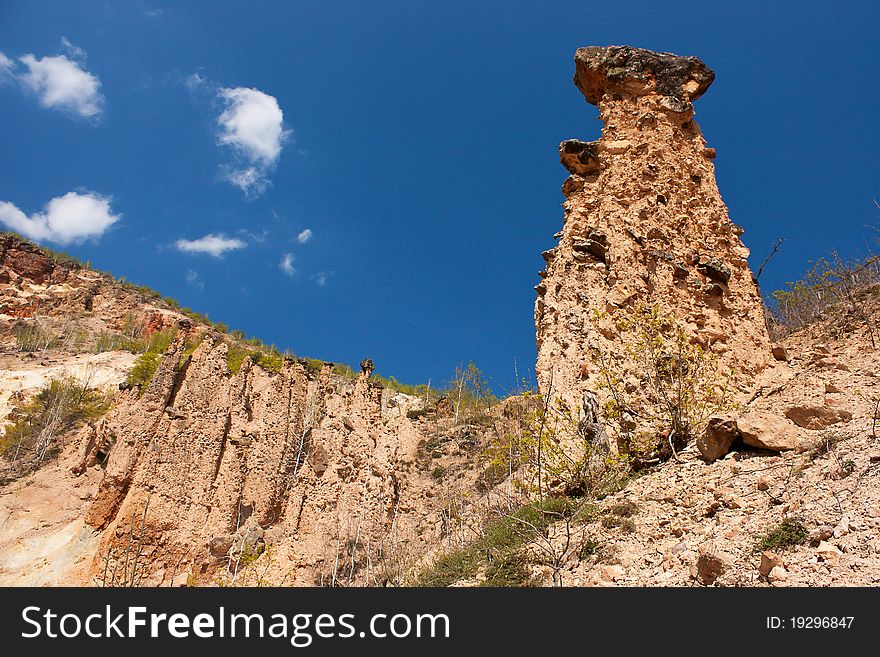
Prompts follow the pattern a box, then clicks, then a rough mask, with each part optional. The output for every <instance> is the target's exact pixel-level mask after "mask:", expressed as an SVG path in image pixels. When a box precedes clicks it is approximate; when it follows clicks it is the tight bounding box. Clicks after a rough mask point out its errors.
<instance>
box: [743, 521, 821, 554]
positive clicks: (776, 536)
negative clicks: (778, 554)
mask: <svg viewBox="0 0 880 657" xmlns="http://www.w3.org/2000/svg"><path fill="white" fill-rule="evenodd" d="M807 536H808V532H807V530H806V528H805V527H804V526H803V525H802V524H801V523H800V522H798V521H797V520H794V519H793V518H786V519H785V520H783V521H782V522H781V523H779V525H777V526H776V527H774V528H772V529H770V530H768V531H767V533H766V534H764V536H762V537H761V538H760V540H759V541H758V544H757V546H756V547H755V550H756V551H758V552H760V551H762V550H784V549H785V548H790V547H794V546H795V545H801V544H802V543H804V542H806V540H807Z"/></svg>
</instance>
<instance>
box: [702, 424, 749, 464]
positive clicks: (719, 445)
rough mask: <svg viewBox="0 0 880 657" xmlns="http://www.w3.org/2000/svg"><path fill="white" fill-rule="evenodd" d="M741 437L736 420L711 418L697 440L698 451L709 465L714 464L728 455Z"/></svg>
mask: <svg viewBox="0 0 880 657" xmlns="http://www.w3.org/2000/svg"><path fill="white" fill-rule="evenodd" d="M739 437H740V432H739V429H738V428H737V426H736V420H734V419H732V418H723V417H713V418H709V422H708V423H707V424H706V428H705V430H704V431H703V433H702V434H701V435H700V437H699V438H697V449H698V450H700V454H701V455H702V457H703V458H704V459H705V460H706V462H707V463H712V461H715V460H717V459H720V458H721V457H722V456H724V455H725V454H727V453H728V452H729V451H730V447H731V445H733V443H734V441H736V439H737V438H739Z"/></svg>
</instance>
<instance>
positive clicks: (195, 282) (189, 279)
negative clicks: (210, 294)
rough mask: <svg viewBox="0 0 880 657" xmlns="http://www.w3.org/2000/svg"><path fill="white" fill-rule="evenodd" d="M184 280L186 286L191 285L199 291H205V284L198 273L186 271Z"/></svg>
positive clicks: (191, 270)
mask: <svg viewBox="0 0 880 657" xmlns="http://www.w3.org/2000/svg"><path fill="white" fill-rule="evenodd" d="M184 279H185V280H186V283H187V285H191V286H192V287H195V288H198V289H200V290H204V289H205V282H204V281H203V280H202V279H201V277H200V276H199V272H197V271H195V270H193V269H187V270H186V274H185V275H184Z"/></svg>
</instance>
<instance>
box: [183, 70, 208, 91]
mask: <svg viewBox="0 0 880 657" xmlns="http://www.w3.org/2000/svg"><path fill="white" fill-rule="evenodd" d="M183 83H184V84H185V85H186V87H187V89H189V90H190V91H195V90H196V89H201V88H202V87H204V86H205V85H206V84H207V83H208V81H207V80H205V78H203V77H202V76H201V75H199V74H198V73H193V74H192V75H189V76H187V78H186V79H185V80H184V81H183Z"/></svg>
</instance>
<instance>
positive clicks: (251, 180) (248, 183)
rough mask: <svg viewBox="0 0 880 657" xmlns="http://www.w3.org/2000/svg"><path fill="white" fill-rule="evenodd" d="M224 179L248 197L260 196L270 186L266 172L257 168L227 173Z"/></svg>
mask: <svg viewBox="0 0 880 657" xmlns="http://www.w3.org/2000/svg"><path fill="white" fill-rule="evenodd" d="M224 177H225V178H226V180H228V181H229V182H231V183H232V184H233V185H235V186H236V187H238V188H239V189H240V190H241V191H243V192H244V193H245V194H247V195H248V196H260V195H261V194H262V193H263V192H265V191H266V188H267V187H268V186H269V184H270V183H269V178H268V177H267V176H266V171H265V170H263V169H258V168H257V167H248V168H246V169H235V170H233V171H227V172H226V173H225V175H224Z"/></svg>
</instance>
